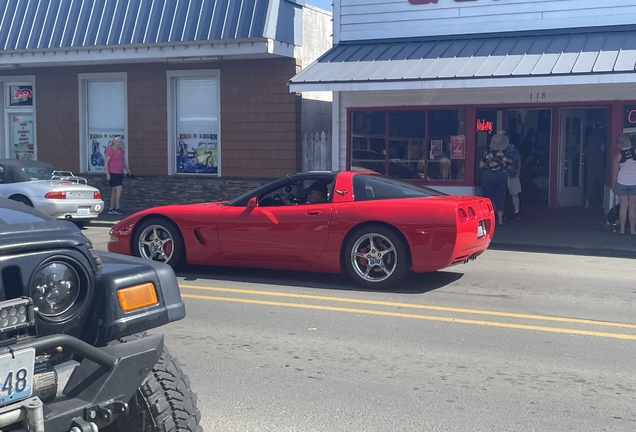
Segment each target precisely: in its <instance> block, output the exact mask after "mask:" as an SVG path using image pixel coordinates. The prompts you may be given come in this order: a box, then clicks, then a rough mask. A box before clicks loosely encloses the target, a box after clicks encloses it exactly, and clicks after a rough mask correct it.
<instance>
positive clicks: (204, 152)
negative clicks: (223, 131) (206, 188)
mask: <svg viewBox="0 0 636 432" xmlns="http://www.w3.org/2000/svg"><path fill="white" fill-rule="evenodd" d="M218 161H219V146H218V140H217V134H212V133H207V134H197V133H179V134H178V135H177V172H178V173H188V174H190V173H203V174H216V173H218V171H219V162H218Z"/></svg>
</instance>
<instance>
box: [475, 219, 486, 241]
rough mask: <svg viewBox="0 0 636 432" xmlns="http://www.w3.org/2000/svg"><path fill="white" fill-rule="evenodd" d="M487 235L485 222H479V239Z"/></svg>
mask: <svg viewBox="0 0 636 432" xmlns="http://www.w3.org/2000/svg"><path fill="white" fill-rule="evenodd" d="M485 235H486V227H485V226H484V223H483V222H479V226H478V227H477V238H482V237H484V236H485Z"/></svg>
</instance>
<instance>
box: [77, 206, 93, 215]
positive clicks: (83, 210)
mask: <svg viewBox="0 0 636 432" xmlns="http://www.w3.org/2000/svg"><path fill="white" fill-rule="evenodd" d="M89 214H91V208H90V207H79V208H78V209H77V215H78V216H88V215H89Z"/></svg>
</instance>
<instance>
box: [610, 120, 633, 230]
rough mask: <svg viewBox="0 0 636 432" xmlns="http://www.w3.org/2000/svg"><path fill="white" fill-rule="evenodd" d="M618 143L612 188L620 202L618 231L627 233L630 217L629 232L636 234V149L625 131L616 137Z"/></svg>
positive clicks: (613, 165) (613, 166) (613, 167)
mask: <svg viewBox="0 0 636 432" xmlns="http://www.w3.org/2000/svg"><path fill="white" fill-rule="evenodd" d="M616 145H617V146H618V148H619V149H620V152H619V153H617V154H616V156H614V162H613V164H612V190H613V191H614V193H615V194H616V195H617V196H618V203H619V204H620V211H619V213H618V215H619V219H618V220H619V223H620V226H619V230H618V232H619V233H621V234H625V229H626V226H625V225H626V224H627V220H628V218H629V232H630V233H631V234H632V235H636V149H635V148H634V147H633V146H632V142H631V140H630V139H629V136H627V135H626V134H624V133H622V134H620V135H619V136H618V138H616Z"/></svg>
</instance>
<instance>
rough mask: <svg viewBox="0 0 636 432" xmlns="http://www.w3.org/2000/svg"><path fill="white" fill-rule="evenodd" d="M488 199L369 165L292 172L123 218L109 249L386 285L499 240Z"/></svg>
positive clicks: (175, 260)
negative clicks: (230, 193)
mask: <svg viewBox="0 0 636 432" xmlns="http://www.w3.org/2000/svg"><path fill="white" fill-rule="evenodd" d="M494 221H495V220H494V213H493V207H492V205H491V202H490V200H489V199H487V198H481V197H475V196H466V197H461V196H452V195H445V194H442V193H440V192H437V191H434V190H432V189H428V188H424V187H421V186H416V185H413V184H410V183H405V182H402V181H399V180H395V179H392V178H389V177H385V176H380V175H378V174H377V173H372V172H364V171H342V172H306V173H299V174H293V175H288V176H286V177H284V178H282V179H279V180H276V181H274V182H272V183H269V184H267V185H265V186H261V187H259V188H257V189H255V190H253V191H251V192H249V193H247V194H244V195H241V196H239V197H238V198H235V199H233V200H231V201H223V202H211V203H200V204H187V205H168V206H163V207H155V208H150V209H147V210H143V211H140V212H138V213H135V214H133V215H131V216H128V217H126V218H124V219H123V220H122V221H120V222H119V223H117V225H115V226H114V227H113V228H112V229H111V231H110V242H109V243H108V250H109V251H111V252H117V253H121V254H128V255H136V256H139V257H143V258H147V259H152V260H157V261H163V262H167V263H168V264H171V265H172V266H174V267H178V266H180V265H183V264H186V263H187V264H196V265H214V266H240V267H261V268H271V269H288V270H308V271H316V272H329V273H341V272H347V273H349V275H351V277H352V278H353V279H354V280H356V281H357V282H358V283H360V284H361V285H363V286H365V287H367V288H375V289H384V288H388V287H389V286H391V285H394V284H396V283H397V282H398V281H400V280H401V279H402V278H404V277H405V276H406V275H407V274H408V273H409V271H413V272H417V273H421V272H430V271H435V270H439V269H442V268H445V267H448V266H451V265H454V264H459V263H465V262H468V261H469V260H471V259H474V258H476V257H477V256H478V255H480V254H481V253H483V252H484V251H485V250H486V249H487V248H488V246H489V245H490V241H491V239H492V234H493V231H494Z"/></svg>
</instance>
